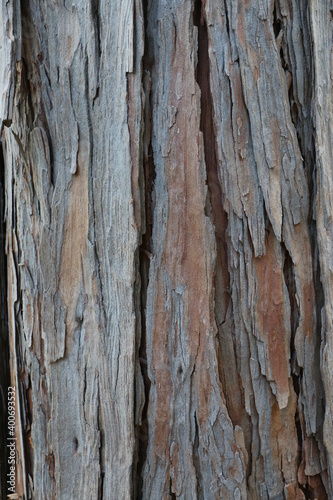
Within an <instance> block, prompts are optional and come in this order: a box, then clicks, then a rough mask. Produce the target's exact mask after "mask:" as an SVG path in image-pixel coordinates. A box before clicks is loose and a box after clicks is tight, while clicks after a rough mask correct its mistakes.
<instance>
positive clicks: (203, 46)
mask: <svg viewBox="0 0 333 500" xmlns="http://www.w3.org/2000/svg"><path fill="white" fill-rule="evenodd" d="M193 18H194V25H195V26H197V27H198V65H197V83H198V85H199V87H200V90H201V118H200V130H201V132H202V134H203V138H204V141H203V142H204V154H205V162H206V172H207V185H208V191H209V196H210V205H211V213H210V216H211V218H212V222H213V225H214V227H215V236H216V244H217V261H218V262H217V266H219V267H220V269H221V271H222V276H223V280H224V283H223V285H224V286H223V299H222V300H223V302H224V304H225V309H227V307H228V303H229V293H228V289H229V272H228V250H227V242H226V234H225V233H226V230H227V226H228V220H227V215H226V213H225V211H224V209H223V202H222V189H221V185H220V181H219V176H218V161H217V157H216V137H215V131H214V119H213V102H212V96H211V90H210V79H209V72H210V69H209V53H208V33H207V25H206V21H205V17H204V11H203V9H202V5H201V0H196V2H195V9H194V15H193Z"/></svg>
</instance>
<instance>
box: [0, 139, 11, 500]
mask: <svg viewBox="0 0 333 500" xmlns="http://www.w3.org/2000/svg"><path fill="white" fill-rule="evenodd" d="M2 147H3V146H2V143H1V142H0V496H1V498H5V497H6V476H7V472H8V464H7V446H6V438H7V416H8V414H7V391H8V386H9V385H10V368H9V331H8V317H7V255H6V233H5V228H6V224H5V220H4V217H5V189H4V177H5V175H4V174H5V162H4V157H3V149H2Z"/></svg>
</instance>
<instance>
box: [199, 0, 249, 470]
mask: <svg viewBox="0 0 333 500" xmlns="http://www.w3.org/2000/svg"><path fill="white" fill-rule="evenodd" d="M226 18H227V19H226V23H227V30H229V26H228V22H229V21H228V15H227V13H226ZM193 21H194V25H195V26H196V27H197V28H198V58H197V60H198V63H197V68H196V79H197V83H198V85H199V88H200V96H201V117H200V131H201V132H202V135H203V146H204V157H205V164H206V173H207V187H208V198H209V200H208V209H207V207H206V215H207V216H209V217H210V218H211V221H212V224H213V227H214V229H215V238H216V250H217V251H216V267H215V273H214V290H215V318H216V322H217V327H218V330H219V337H218V342H217V358H218V370H219V379H220V382H221V386H222V390H223V394H224V397H225V403H226V407H227V411H228V415H229V417H230V419H231V421H232V423H233V426H234V427H235V426H236V425H238V426H240V427H241V428H242V429H243V432H244V436H245V442H246V447H247V450H248V453H249V456H250V455H251V443H250V439H251V438H250V437H249V436H250V432H251V431H250V425H251V422H250V419H249V417H248V415H247V414H246V411H245V408H244V401H243V398H244V395H243V394H242V392H241V382H240V380H238V382H239V389H240V390H239V392H237V397H236V398H235V392H234V388H233V392H231V387H230V382H229V381H228V370H229V367H228V363H230V362H231V363H232V362H233V361H232V360H231V359H230V358H229V353H228V349H227V348H226V347H225V346H224V343H223V340H222V339H223V336H226V335H233V328H234V325H233V321H232V317H233V314H232V302H231V297H230V277H229V269H228V245H227V234H226V232H227V228H228V216H227V214H226V212H225V210H224V207H223V192H222V186H221V182H220V179H219V160H218V156H217V154H218V153H217V152H218V146H217V138H216V129H215V123H214V102H213V97H212V93H211V82H210V62H209V61H210V60H209V34H208V28H207V22H206V17H205V9H204V2H202V1H201V0H196V2H195V7H194V12H193ZM228 32H229V31H228ZM230 100H231V106H232V104H233V103H232V88H231V82H230ZM225 323H227V324H225ZM232 340H233V342H232V343H233V349H235V346H234V340H235V339H234V336H233V339H232ZM235 371H236V370H235ZM236 376H238V375H236ZM236 390H237V389H236ZM240 401H242V404H241V407H242V408H244V410H242V411H239V408H240ZM196 439H197V437H196ZM197 446H198V443H197ZM197 466H198V464H197ZM250 467H251V460H249V461H248V470H247V475H249V474H250V470H251V469H250ZM197 476H199V477H200V474H199V472H198V471H197Z"/></svg>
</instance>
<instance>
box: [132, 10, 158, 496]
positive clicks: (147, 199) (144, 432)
mask: <svg viewBox="0 0 333 500" xmlns="http://www.w3.org/2000/svg"><path fill="white" fill-rule="evenodd" d="M143 14H144V27H145V49H144V55H143V61H142V62H143V72H142V78H143V80H142V87H143V89H144V92H145V109H144V110H143V114H144V122H145V123H144V128H145V129H144V135H143V144H144V147H143V185H144V214H145V215H144V217H145V232H144V234H142V241H141V245H140V248H139V271H140V281H141V289H140V309H141V340H140V346H139V363H140V367H141V373H142V378H143V383H144V392H145V402H144V406H143V409H142V414H141V425H140V426H139V428H138V429H137V440H138V461H137V469H136V486H135V491H136V498H137V499H141V498H143V477H142V473H143V468H144V464H145V462H146V458H147V448H148V436H149V429H148V406H149V393H150V386H151V382H150V379H149V375H148V361H147V338H146V322H147V315H146V312H147V290H148V285H149V270H150V259H151V250H152V248H151V247H152V231H153V216H154V199H153V190H154V181H155V177H156V170H155V164H154V157H153V148H152V143H151V139H152V138H151V104H150V97H151V92H150V83H147V82H150V73H151V67H152V61H151V60H150V58H149V56H148V34H147V27H148V0H143Z"/></svg>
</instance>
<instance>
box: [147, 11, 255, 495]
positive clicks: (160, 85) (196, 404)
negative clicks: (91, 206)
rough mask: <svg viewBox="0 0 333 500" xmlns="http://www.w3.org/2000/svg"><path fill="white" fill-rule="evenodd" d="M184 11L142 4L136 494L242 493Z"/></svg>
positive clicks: (191, 32) (192, 42)
mask: <svg viewBox="0 0 333 500" xmlns="http://www.w3.org/2000/svg"><path fill="white" fill-rule="evenodd" d="M193 10H194V3H191V4H190V3H189V2H185V1H182V2H178V3H177V5H169V4H168V5H167V4H166V3H163V2H162V3H161V4H156V2H149V3H148V17H149V20H148V32H149V43H150V46H151V48H152V51H153V56H154V57H153V62H154V64H153V68H152V73H151V76H152V138H153V141H152V145H153V152H154V161H155V169H156V179H155V194H156V208H155V211H154V224H153V236H152V254H153V258H152V260H151V264H150V277H149V287H148V302H147V341H148V342H147V346H148V349H147V353H148V356H147V358H148V374H149V378H150V380H151V388H150V399H149V408H148V414H149V429H150V433H149V443H148V450H147V460H146V465H145V469H144V498H153V497H158V496H163V495H169V496H173V495H175V496H183V495H184V496H185V497H186V498H209V497H218V496H226V497H228V496H230V497H234V496H236V497H238V498H245V497H246V493H245V475H246V474H245V469H246V465H245V457H244V452H243V441H242V431H241V429H240V428H238V432H234V429H233V425H232V422H231V420H230V418H229V415H228V412H227V408H226V406H225V398H224V394H223V390H222V386H221V384H220V380H219V373H218V362H217V353H216V347H217V346H216V341H215V337H216V334H217V327H216V321H215V316H214V299H213V297H214V292H213V273H214V269H215V261H216V258H215V235H214V230H213V227H212V224H211V220H210V217H209V214H208V215H207V206H208V205H207V198H208V188H207V174H206V165H205V154H204V144H203V140H204V138H203V134H202V132H200V89H199V87H198V85H197V82H196V80H195V73H196V70H197V51H196V47H197V32H198V30H197V28H196V27H195V26H193ZM207 140H209V138H208V137H207ZM216 469H218V470H220V471H221V473H220V474H219V476H218V477H217V476H216V475H215V473H214V472H213V471H214V470H216ZM198 482H199V484H198ZM169 485H170V487H169Z"/></svg>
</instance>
